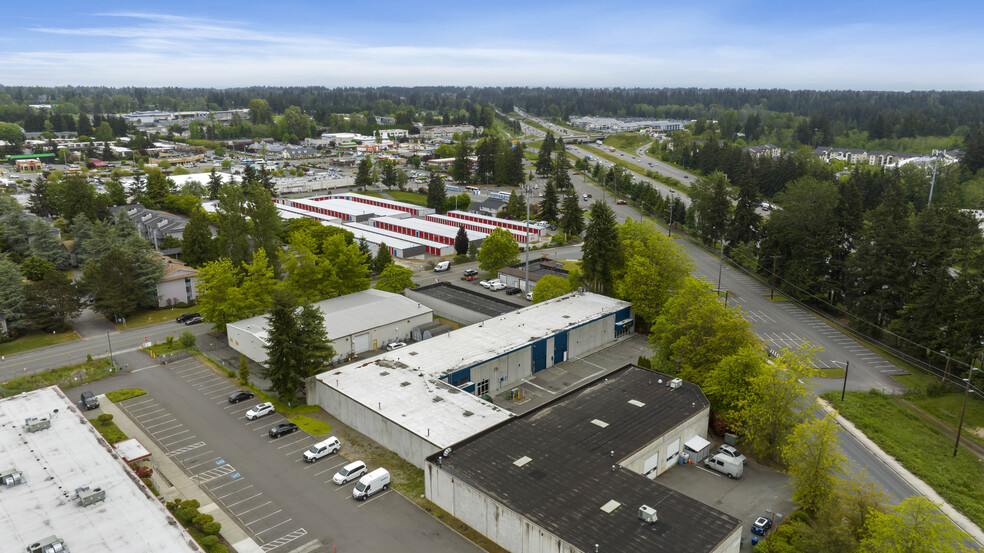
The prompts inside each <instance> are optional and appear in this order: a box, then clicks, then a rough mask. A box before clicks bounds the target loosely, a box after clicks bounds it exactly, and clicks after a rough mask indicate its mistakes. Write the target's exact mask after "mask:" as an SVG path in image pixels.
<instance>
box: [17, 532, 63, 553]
mask: <svg viewBox="0 0 984 553" xmlns="http://www.w3.org/2000/svg"><path fill="white" fill-rule="evenodd" d="M62 551H68V550H67V549H65V540H63V539H61V538H58V537H55V536H48V537H47V538H45V539H43V540H41V541H37V542H34V543H32V544H31V545H29V546H27V553H61V552H62Z"/></svg>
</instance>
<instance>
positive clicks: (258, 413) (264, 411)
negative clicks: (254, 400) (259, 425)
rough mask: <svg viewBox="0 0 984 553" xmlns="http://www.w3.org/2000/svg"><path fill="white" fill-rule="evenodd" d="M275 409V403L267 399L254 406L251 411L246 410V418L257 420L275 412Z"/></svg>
mask: <svg viewBox="0 0 984 553" xmlns="http://www.w3.org/2000/svg"><path fill="white" fill-rule="evenodd" d="M273 411H274V409H273V404H272V403H270V402H269V401H267V402H265V403H261V404H259V405H256V406H254V407H253V408H252V409H250V410H249V411H246V418H247V419H249V420H256V419H258V418H260V417H265V416H266V415H269V414H270V413H273Z"/></svg>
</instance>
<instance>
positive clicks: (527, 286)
mask: <svg viewBox="0 0 984 553" xmlns="http://www.w3.org/2000/svg"><path fill="white" fill-rule="evenodd" d="M530 187H531V185H530V183H526V184H524V185H523V189H524V190H525V191H526V280H525V282H524V284H523V288H524V290H523V291H524V292H527V293H529V291H530Z"/></svg>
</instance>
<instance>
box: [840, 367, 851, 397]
mask: <svg viewBox="0 0 984 553" xmlns="http://www.w3.org/2000/svg"><path fill="white" fill-rule="evenodd" d="M849 370H851V361H850V360H848V361H847V364H846V365H844V387H843V388H841V401H844V395H845V394H846V393H847V371H849Z"/></svg>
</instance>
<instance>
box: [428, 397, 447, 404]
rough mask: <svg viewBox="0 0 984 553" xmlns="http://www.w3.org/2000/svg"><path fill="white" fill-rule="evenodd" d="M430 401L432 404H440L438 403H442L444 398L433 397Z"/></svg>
mask: <svg viewBox="0 0 984 553" xmlns="http://www.w3.org/2000/svg"><path fill="white" fill-rule="evenodd" d="M431 401H433V402H434V403H440V402H442V401H444V398H443V397H441V396H434V397H432V398H431Z"/></svg>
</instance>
